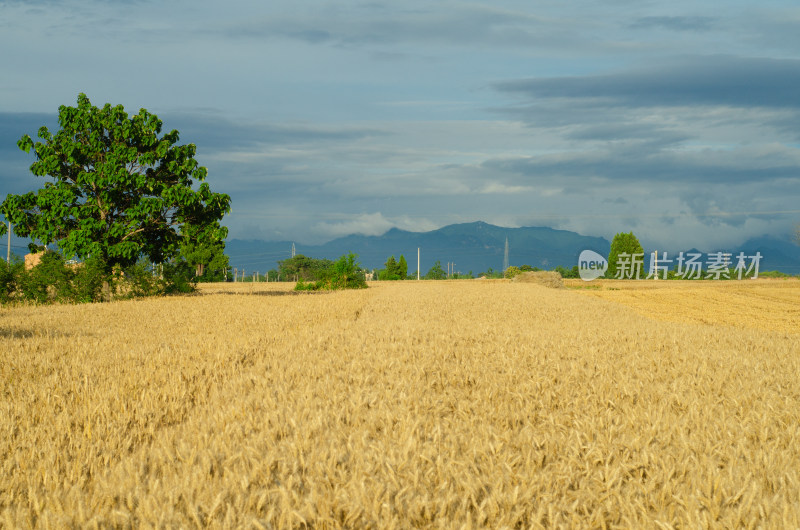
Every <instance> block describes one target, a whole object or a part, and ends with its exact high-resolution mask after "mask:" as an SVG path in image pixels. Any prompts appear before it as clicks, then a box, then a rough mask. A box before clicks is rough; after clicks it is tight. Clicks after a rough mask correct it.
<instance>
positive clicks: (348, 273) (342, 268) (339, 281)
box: [294, 252, 367, 291]
mask: <svg viewBox="0 0 800 530" xmlns="http://www.w3.org/2000/svg"><path fill="white" fill-rule="evenodd" d="M357 257H358V256H356V255H355V254H353V253H352V252H350V253H348V254H347V255H346V256H342V257H340V258H339V259H338V260H336V261H335V262H334V263H333V264H332V265H330V266H329V267H328V269H327V270H326V271H324V273H323V274H322V276H323V277H322V279H321V280H317V281H316V282H313V283H306V282H304V281H303V280H302V279H301V280H299V281H298V282H297V285H295V287H294V289H295V291H319V290H323V289H324V290H337V289H364V288H366V287H367V281H366V278H365V277H364V271H362V270H361V268H360V266H359V264H358V262H357V261H356V258H357Z"/></svg>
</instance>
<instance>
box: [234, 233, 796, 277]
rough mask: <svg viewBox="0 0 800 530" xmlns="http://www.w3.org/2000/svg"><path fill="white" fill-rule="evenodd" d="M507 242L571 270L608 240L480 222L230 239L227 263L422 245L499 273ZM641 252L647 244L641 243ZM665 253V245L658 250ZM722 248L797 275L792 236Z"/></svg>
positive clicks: (398, 250) (377, 253) (520, 254)
mask: <svg viewBox="0 0 800 530" xmlns="http://www.w3.org/2000/svg"><path fill="white" fill-rule="evenodd" d="M506 238H508V243H509V264H510V265H516V266H520V265H523V264H525V265H531V266H533V267H540V268H545V269H551V268H553V267H556V266H558V265H561V266H563V267H567V268H572V267H573V266H575V265H577V263H578V255H579V254H580V252H581V251H582V250H586V249H589V250H594V251H595V252H598V253H600V254H602V255H604V256H607V255H608V251H609V249H610V242H609V241H608V240H606V239H605V238H602V237H592V236H584V235H580V234H577V233H575V232H570V231H567V230H555V229H553V228H547V227H520V228H506V227H501V226H494V225H490V224H487V223H484V222H481V221H477V222H473V223H463V224H454V225H448V226H445V227H442V228H439V229H438V230H432V231H429V232H409V231H405V230H400V229H397V228H392V229H391V230H389V231H388V232H386V233H385V234H383V235H380V236H365V235H358V234H352V235H349V236H345V237H340V238H337V239H334V240H332V241H329V242H327V243H324V244H321V245H304V244H302V243H301V242H297V241H295V242H292V241H260V240H241V239H231V240H228V242H227V245H226V253H227V254H228V256H230V263H231V266H233V267H236V268H238V269H239V270H242V269H244V270H245V271H250V272H255V271H260V272H261V273H263V272H266V271H267V270H269V269H274V268H277V262H278V261H279V260H283V259H287V258H289V257H290V256H291V249H292V244H293V243H294V246H295V252H296V253H297V254H303V255H305V256H309V257H313V258H319V259H321V258H327V259H336V258H338V257H339V256H341V255H343V254H346V253H347V252H354V253H356V254H358V259H359V262H360V263H361V265H362V266H363V267H365V268H368V269H380V268H383V267H384V263H385V262H386V260H387V258H388V257H389V256H392V255H393V256H394V257H395V258H397V259H399V257H400V255H403V256H405V258H406V261H407V262H408V271H409V273H412V272H414V271H416V269H417V248H419V249H420V270H421V271H422V274H425V272H427V271H428V270H429V269H430V268H431V267H432V266H433V265H434V263H435V262H436V261H439V262H440V263H441V265H442V268H443V269H445V270H446V269H447V263H454V264H455V265H454V269H453V270H454V271H456V272H461V273H469V272H472V273H473V274H478V273H480V272H484V271H486V270H488V269H490V268H491V269H494V270H496V271H499V270H501V269H502V267H503V255H504V251H505V241H506ZM642 245H643V246H644V247H645V252H651V251H652V250H654V249H649V248H647V244H646V242H644V241H643V242H642ZM659 250H660V251H663V249H659ZM689 250H694V249H689V248H686V249H668V252H669V255H668V257H669V258H672V257H674V256H675V255H677V252H679V251H684V252H687V251H689ZM716 251H724V252H730V253H732V254H733V255H734V256H735V255H736V254H738V253H739V252H745V254H747V255H753V254H755V252H761V255H762V256H763V258H762V260H761V266H760V270H762V271H763V270H780V271H783V272H786V273H789V274H800V246H798V245H795V244H794V243H793V242H792V241H791V239H790V238H789V237H788V236H786V237H784V238H778V237H771V236H764V237H760V238H754V239H750V240H748V241H747V242H745V243H744V244H742V245H741V246H740V247H738V248H725V249H703V252H716Z"/></svg>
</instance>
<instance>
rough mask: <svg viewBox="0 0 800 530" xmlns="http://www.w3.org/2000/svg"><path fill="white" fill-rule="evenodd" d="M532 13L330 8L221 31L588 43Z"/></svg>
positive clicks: (337, 41) (351, 41)
mask: <svg viewBox="0 0 800 530" xmlns="http://www.w3.org/2000/svg"><path fill="white" fill-rule="evenodd" d="M530 11H531V10H528V11H527V12H526V11H522V10H511V9H502V8H497V7H489V6H487V5H478V4H469V5H464V4H453V3H447V4H444V5H437V4H431V3H424V4H421V3H420V4H417V5H416V6H414V4H410V5H407V4H403V5H402V6H401V5H396V6H393V7H392V8H391V9H387V8H385V7H384V6H375V5H372V4H361V5H358V6H353V5H350V6H347V5H337V6H333V5H328V6H325V7H323V8H321V9H315V10H313V11H301V10H293V11H281V12H279V13H272V14H270V15H269V16H260V17H251V18H249V19H248V20H240V21H236V22H233V23H228V24H227V25H225V26H223V27H222V28H217V29H216V31H217V32H219V33H220V34H222V35H224V36H225V37H227V38H237V39H239V38H251V39H259V40H263V39H266V40H273V39H276V38H284V39H291V40H298V41H302V42H305V43H307V44H312V45H318V44H327V45H334V46H340V47H345V48H348V47H360V46H387V45H394V44H400V43H410V44H415V45H418V44H423V43H427V44H446V45H460V46H463V45H468V46H470V47H473V46H476V45H478V44H484V45H491V46H503V47H508V46H513V47H517V46H531V45H547V46H553V45H555V44H557V43H569V42H570V41H573V42H574V41H575V40H578V41H582V40H584V39H583V38H582V37H581V33H580V32H579V31H572V30H570V29H569V28H566V27H564V26H563V25H562V26H561V27H558V26H557V25H556V24H554V20H553V19H551V18H548V17H545V16H540V15H538V14H533V13H531V12H530Z"/></svg>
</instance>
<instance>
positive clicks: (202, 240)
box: [181, 222, 230, 281]
mask: <svg viewBox="0 0 800 530" xmlns="http://www.w3.org/2000/svg"><path fill="white" fill-rule="evenodd" d="M209 229H210V230H216V229H219V222H216V223H213V224H211V225H209V226H208V227H206V230H209ZM181 232H182V235H183V239H182V241H181V256H182V257H183V258H184V259H185V260H186V262H187V263H188V264H189V266H191V267H192V268H194V277H195V278H197V279H199V280H200V279H202V281H221V280H222V279H223V278H224V277H225V271H226V270H228V269H229V268H230V265H229V263H228V256H226V255H225V241H224V240H219V239H215V238H214V237H208V236H207V235H206V233H205V231H204V230H201V229H199V227H195V226H184V227H183V230H181Z"/></svg>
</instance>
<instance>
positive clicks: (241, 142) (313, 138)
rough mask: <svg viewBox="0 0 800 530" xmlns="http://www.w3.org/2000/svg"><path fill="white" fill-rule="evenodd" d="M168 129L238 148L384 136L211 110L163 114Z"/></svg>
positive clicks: (212, 145) (203, 143)
mask: <svg viewBox="0 0 800 530" xmlns="http://www.w3.org/2000/svg"><path fill="white" fill-rule="evenodd" d="M159 118H161V119H162V120H163V121H164V129H163V130H164V131H166V130H171V129H177V130H178V131H179V132H180V137H181V142H191V143H194V144H196V145H197V146H198V150H199V149H200V148H203V149H208V150H210V151H231V150H233V151H235V150H243V149H250V148H252V147H255V146H270V145H289V144H308V143H322V144H325V143H331V142H346V141H355V140H359V139H363V138H368V137H373V136H382V135H386V134H387V133H386V132H384V131H380V130H377V129H363V128H362V129H354V128H347V127H324V126H321V125H317V126H303V125H275V124H271V123H260V122H245V121H233V120H230V119H228V118H225V117H221V116H218V115H214V114H208V113H172V114H170V115H161V116H159Z"/></svg>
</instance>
